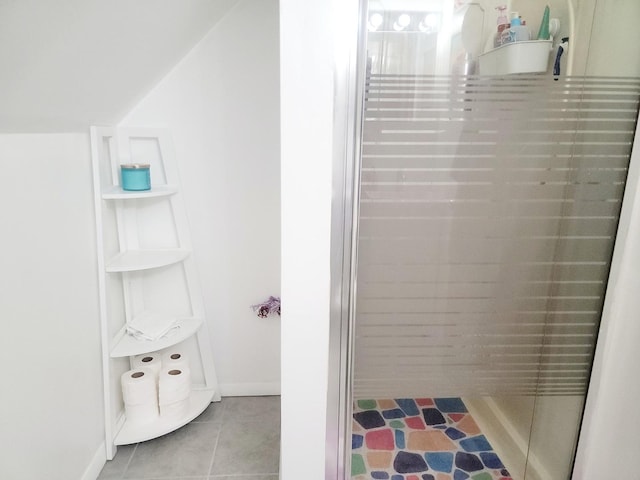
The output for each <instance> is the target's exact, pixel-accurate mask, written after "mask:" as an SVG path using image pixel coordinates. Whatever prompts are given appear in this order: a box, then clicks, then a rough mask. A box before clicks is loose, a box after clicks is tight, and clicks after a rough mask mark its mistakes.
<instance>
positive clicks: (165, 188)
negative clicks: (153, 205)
mask: <svg viewBox="0 0 640 480" xmlns="http://www.w3.org/2000/svg"><path fill="white" fill-rule="evenodd" d="M175 193H178V188H177V187H174V186H173V185H158V186H152V187H151V190H142V191H127V190H123V189H122V187H120V186H119V185H116V186H113V187H111V188H107V189H105V190H104V191H103V192H102V198H104V199H105V200H128V199H134V198H153V197H166V196H168V195H173V194H175Z"/></svg>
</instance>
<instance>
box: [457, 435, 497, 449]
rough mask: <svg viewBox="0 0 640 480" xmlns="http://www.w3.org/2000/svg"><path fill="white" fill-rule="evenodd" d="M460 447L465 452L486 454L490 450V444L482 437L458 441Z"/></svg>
mask: <svg viewBox="0 0 640 480" xmlns="http://www.w3.org/2000/svg"><path fill="white" fill-rule="evenodd" d="M460 446H461V447H462V448H464V449H465V451H467V452H486V451H488V450H492V448H491V444H490V443H489V442H488V441H487V439H486V437H485V436H484V435H478V436H476V437H471V438H465V439H464V440H460Z"/></svg>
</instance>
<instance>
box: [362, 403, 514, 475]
mask: <svg viewBox="0 0 640 480" xmlns="http://www.w3.org/2000/svg"><path fill="white" fill-rule="evenodd" d="M351 447H352V455H351V477H352V480H372V479H373V480H466V479H470V480H512V478H511V476H510V475H509V472H508V471H507V470H506V468H505V466H504V465H503V464H502V461H501V460H500V458H498V455H497V454H496V453H495V452H494V451H493V448H492V447H491V444H490V443H489V441H488V440H487V439H486V438H485V436H484V435H483V434H482V432H481V431H480V428H479V427H478V425H477V424H476V422H475V420H474V419H473V417H472V416H471V415H470V414H469V412H468V411H467V408H466V406H465V405H464V402H463V401H462V400H461V399H460V398H415V399H395V400H357V401H356V402H355V404H354V410H353V436H352V445H351Z"/></svg>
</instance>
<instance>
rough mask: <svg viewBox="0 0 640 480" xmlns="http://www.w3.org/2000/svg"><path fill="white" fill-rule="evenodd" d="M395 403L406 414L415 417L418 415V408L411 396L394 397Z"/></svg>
mask: <svg viewBox="0 0 640 480" xmlns="http://www.w3.org/2000/svg"><path fill="white" fill-rule="evenodd" d="M396 403H397V404H398V406H399V407H400V408H401V409H402V410H403V411H404V413H406V414H407V416H409V417H415V416H416V415H420V410H419V409H418V406H417V405H416V402H415V400H413V399H412V398H396Z"/></svg>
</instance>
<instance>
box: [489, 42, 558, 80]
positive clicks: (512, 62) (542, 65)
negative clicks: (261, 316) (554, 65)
mask: <svg viewBox="0 0 640 480" xmlns="http://www.w3.org/2000/svg"><path fill="white" fill-rule="evenodd" d="M552 49H553V46H552V41H551V40H525V41H522V42H512V43H506V44H504V45H501V46H499V47H497V48H494V49H492V50H489V51H487V52H485V53H483V54H481V55H480V56H479V57H478V60H479V67H480V75H512V74H517V73H545V72H546V71H547V68H548V66H549V53H550V52H551V50H552Z"/></svg>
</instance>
